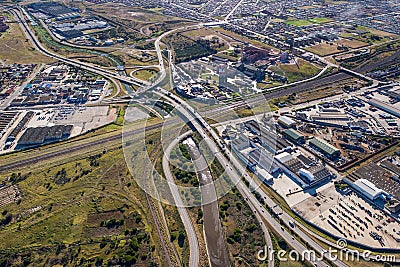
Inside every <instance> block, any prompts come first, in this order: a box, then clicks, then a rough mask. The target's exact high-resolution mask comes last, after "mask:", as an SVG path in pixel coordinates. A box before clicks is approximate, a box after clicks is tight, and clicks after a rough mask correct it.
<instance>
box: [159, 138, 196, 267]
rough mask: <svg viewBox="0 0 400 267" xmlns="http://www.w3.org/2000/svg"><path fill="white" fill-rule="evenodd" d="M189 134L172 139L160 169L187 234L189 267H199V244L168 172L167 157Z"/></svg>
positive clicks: (177, 190)
mask: <svg viewBox="0 0 400 267" xmlns="http://www.w3.org/2000/svg"><path fill="white" fill-rule="evenodd" d="M190 133H191V132H187V133H186V134H184V135H181V136H180V137H179V138H176V139H174V140H173V141H172V142H171V143H170V144H169V145H168V147H167V148H166V149H165V151H164V156H163V160H162V167H163V171H164V175H165V178H166V179H167V181H168V185H169V188H170V190H171V193H172V196H173V198H174V201H175V205H176V207H177V209H178V212H179V215H180V217H181V219H182V223H183V225H184V227H185V231H186V234H187V238H188V241H189V247H190V257H189V267H197V266H199V259H200V255H199V254H200V253H199V243H198V240H197V235H196V232H195V230H194V227H193V224H192V221H191V220H190V217H189V214H188V212H187V210H186V208H185V207H184V206H185V205H184V204H183V200H182V198H181V194H180V192H179V189H178V187H177V185H176V184H175V180H174V176H173V175H172V172H171V170H170V166H169V163H170V159H169V156H170V155H171V151H172V149H173V148H174V147H175V146H176V145H177V144H179V142H180V141H181V140H182V139H184V138H186V137H187V136H188V135H189V134H190Z"/></svg>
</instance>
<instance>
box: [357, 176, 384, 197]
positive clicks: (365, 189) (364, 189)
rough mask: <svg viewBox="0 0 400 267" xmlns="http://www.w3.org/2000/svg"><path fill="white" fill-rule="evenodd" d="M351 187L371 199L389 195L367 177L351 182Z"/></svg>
mask: <svg viewBox="0 0 400 267" xmlns="http://www.w3.org/2000/svg"><path fill="white" fill-rule="evenodd" d="M353 187H354V189H356V190H357V191H358V192H360V193H361V194H363V195H364V196H365V197H367V198H368V199H369V200H371V201H374V200H377V199H378V198H385V197H387V196H389V194H388V193H386V192H385V191H384V190H382V189H379V188H378V187H376V186H375V185H374V184H373V183H371V182H370V181H368V180H367V179H358V180H357V181H355V182H354V183H353Z"/></svg>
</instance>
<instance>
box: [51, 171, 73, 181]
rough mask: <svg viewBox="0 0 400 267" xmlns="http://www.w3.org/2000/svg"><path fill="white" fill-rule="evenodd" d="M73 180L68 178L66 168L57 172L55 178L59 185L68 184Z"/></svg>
mask: <svg viewBox="0 0 400 267" xmlns="http://www.w3.org/2000/svg"><path fill="white" fill-rule="evenodd" d="M70 180H71V178H68V177H67V171H66V170H65V168H62V169H61V170H59V171H57V173H56V175H55V176H54V183H56V184H58V185H63V184H66V183H68V182H69V181H70Z"/></svg>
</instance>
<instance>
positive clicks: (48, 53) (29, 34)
mask: <svg viewBox="0 0 400 267" xmlns="http://www.w3.org/2000/svg"><path fill="white" fill-rule="evenodd" d="M20 12H21V11H20V10H18V9H11V10H10V13H11V14H12V15H13V16H14V18H15V19H16V20H17V22H18V24H19V25H20V26H21V29H22V31H23V32H24V34H25V36H26V37H27V38H28V39H29V40H30V42H31V43H32V45H33V46H34V47H35V48H36V49H37V50H38V51H39V52H41V53H42V54H44V55H45V56H48V57H51V58H54V59H57V60H59V61H61V62H64V63H67V64H69V65H72V66H75V67H77V68H80V69H84V70H87V71H90V72H93V73H96V74H99V75H102V76H105V77H108V78H114V79H116V80H119V81H121V82H124V83H127V84H130V85H136V86H144V85H148V84H149V83H148V82H145V81H142V80H140V79H137V78H134V77H127V76H122V75H119V74H117V73H114V72H112V71H109V70H106V69H102V68H100V67H97V66H93V65H91V64H88V63H84V62H80V61H78V60H74V59H70V58H67V57H64V56H61V55H58V54H56V53H54V52H51V51H49V50H47V49H46V48H45V47H44V46H43V45H42V43H40V41H39V40H38V39H37V37H36V36H35V34H34V33H33V31H32V29H31V28H30V27H29V25H28V24H27V23H26V21H25V19H23V15H22V14H21V13H20Z"/></svg>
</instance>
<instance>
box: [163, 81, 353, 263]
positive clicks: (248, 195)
mask: <svg viewBox="0 0 400 267" xmlns="http://www.w3.org/2000/svg"><path fill="white" fill-rule="evenodd" d="M157 94H159V95H160V96H163V97H164V98H165V99H166V100H167V101H168V102H170V104H172V105H173V106H174V107H175V108H176V109H177V110H178V111H179V112H180V113H181V114H182V115H183V116H185V117H186V118H187V119H188V120H189V121H191V123H192V125H193V127H194V128H195V129H196V130H197V131H198V133H199V134H200V135H201V137H202V138H203V140H204V143H205V144H206V145H207V146H208V147H209V148H210V149H211V151H212V153H214V154H215V156H216V158H217V159H218V160H219V162H220V163H221V165H222V166H224V168H225V172H226V173H227V174H228V176H229V177H230V178H231V180H232V182H233V183H234V184H235V185H236V187H237V189H238V190H239V192H240V193H241V194H242V195H243V197H244V198H245V199H246V200H247V201H248V202H249V203H251V205H253V207H254V208H255V210H254V212H255V213H258V214H259V216H260V217H261V218H263V219H264V220H266V221H267V222H268V225H269V226H271V227H272V229H273V230H275V231H276V232H277V233H279V235H281V236H282V238H283V239H284V240H285V241H286V242H287V243H288V244H290V245H291V246H292V247H293V248H294V249H295V250H296V251H298V252H299V253H300V255H305V256H306V259H307V260H308V261H310V262H311V263H313V264H314V266H318V267H322V266H323V267H325V266H326V264H325V263H324V262H323V261H321V260H320V259H319V258H318V256H317V257H316V258H315V259H313V258H312V257H310V251H309V250H307V249H306V248H305V246H304V245H303V244H302V243H300V242H299V241H298V240H297V239H295V238H294V237H293V236H292V235H291V234H290V233H288V232H287V231H285V229H284V228H283V226H281V225H280V223H279V222H278V221H277V220H275V219H274V218H273V217H272V216H271V215H270V214H268V213H267V212H266V211H265V209H264V207H263V206H262V205H261V204H260V202H259V201H258V200H257V199H256V198H255V196H254V195H253V193H252V192H251V191H250V190H249V188H247V186H246V185H245V184H244V183H243V182H242V180H241V178H242V177H244V178H245V179H246V180H247V181H248V182H249V183H250V185H254V181H253V180H252V178H251V177H250V176H248V175H247V173H246V169H245V167H243V166H242V164H241V163H240V162H239V160H238V159H236V157H235V156H234V155H233V154H232V153H231V152H230V151H229V150H228V149H224V148H221V144H222V143H223V141H222V140H221V139H220V137H219V136H218V135H217V134H216V133H215V131H214V130H213V129H212V128H211V127H210V126H209V125H208V123H207V122H206V121H205V120H204V119H203V118H202V117H201V116H200V115H199V114H198V113H196V112H195V110H194V109H193V108H192V107H191V106H189V104H187V103H186V102H185V101H183V100H182V99H180V98H179V97H177V96H175V95H172V94H170V93H169V92H168V91H166V90H164V89H161V88H159V91H158V92H157ZM208 134H209V135H210V136H211V137H212V138H210V137H209V135H208ZM213 139H214V140H215V141H214V140H213ZM221 150H223V151H224V153H225V154H226V155H227V157H228V159H227V158H226V157H225V155H224V154H223V153H221ZM238 173H240V174H238ZM256 191H257V192H258V193H260V194H261V196H262V197H263V199H264V200H265V202H266V203H267V205H268V206H270V207H272V208H273V207H276V204H275V202H274V201H273V200H272V199H270V198H269V196H267V195H266V194H265V193H264V192H263V191H262V190H261V189H260V188H259V187H258V186H256ZM281 213H282V217H281V218H282V219H283V220H284V221H285V224H287V225H288V221H289V220H291V219H292V218H291V217H290V216H289V215H288V214H286V213H285V212H283V211H282V212H281ZM293 231H294V232H295V233H296V234H297V235H298V236H299V237H300V238H301V239H302V240H304V241H305V242H306V243H308V244H309V245H310V246H311V247H312V248H313V249H314V251H315V252H316V253H317V255H323V256H324V258H328V255H327V254H326V253H325V249H324V248H323V247H321V246H320V245H319V244H317V243H316V242H315V241H314V240H313V239H312V238H310V237H309V236H308V235H307V234H305V233H304V232H302V231H301V230H300V229H299V228H297V227H295V228H294V229H293ZM307 256H308V257H307ZM334 264H335V266H338V267H345V266H347V265H346V264H345V263H343V262H342V261H339V260H336V261H335V262H334Z"/></svg>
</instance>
